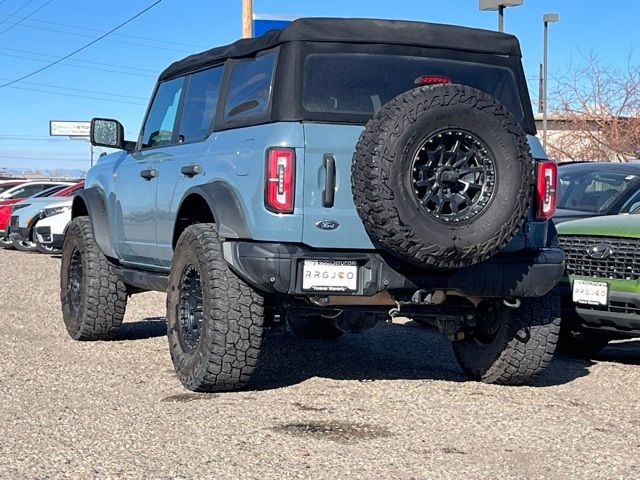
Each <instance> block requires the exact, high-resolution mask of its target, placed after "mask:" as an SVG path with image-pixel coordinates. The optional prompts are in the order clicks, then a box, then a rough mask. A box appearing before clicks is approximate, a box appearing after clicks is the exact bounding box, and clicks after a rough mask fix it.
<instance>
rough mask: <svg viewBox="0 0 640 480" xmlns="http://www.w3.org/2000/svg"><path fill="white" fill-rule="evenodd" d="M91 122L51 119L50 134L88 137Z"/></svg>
mask: <svg viewBox="0 0 640 480" xmlns="http://www.w3.org/2000/svg"><path fill="white" fill-rule="evenodd" d="M90 131H91V122H77V121H70V120H51V121H50V122H49V135H52V136H54V137H88V136H89V132H90Z"/></svg>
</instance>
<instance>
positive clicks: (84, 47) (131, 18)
mask: <svg viewBox="0 0 640 480" xmlns="http://www.w3.org/2000/svg"><path fill="white" fill-rule="evenodd" d="M160 2H162V0H156V1H155V2H153V3H152V4H151V5H149V6H148V7H147V8H145V9H144V10H141V11H140V12H138V13H137V14H135V15H134V16H133V17H130V18H129V19H127V20H125V21H124V22H122V23H121V24H120V25H118V26H116V27H114V28H112V29H111V30H109V31H108V32H106V33H105V34H103V35H101V36H99V37H98V38H96V39H95V40H92V41H91V42H89V43H87V44H85V45H83V46H82V47H80V48H78V49H76V50H74V51H73V52H71V53H69V54H68V55H65V56H64V57H61V58H59V59H57V60H56V61H54V62H51V63H49V64H47V65H45V66H44V67H42V68H39V69H38V70H36V71H34V72H31V73H28V74H27V75H23V76H22V77H20V78H16V79H15V80H12V81H10V82H7V83H5V84H3V85H0V88H4V87H8V86H9V85H13V84H14V83H18V82H20V81H22V80H25V79H27V78H29V77H33V76H34V75H37V74H38V73H40V72H42V71H44V70H47V69H48V68H51V67H53V66H54V65H57V64H58V63H60V62H62V61H64V60H66V59H67V58H70V57H72V56H73V55H75V54H76V53H79V52H81V51H82V50H85V49H86V48H88V47H90V46H91V45H94V44H96V43H98V42H99V41H100V40H102V39H103V38H105V37H107V36H109V35H111V34H112V33H113V32H115V31H116V30H118V29H120V28H122V27H124V26H125V25H126V24H128V23H130V22H132V21H133V20H135V19H136V18H138V17H139V16H140V15H143V14H144V13H146V12H148V11H149V10H151V9H152V8H153V7H155V6H156V5H158V4H159V3H160Z"/></svg>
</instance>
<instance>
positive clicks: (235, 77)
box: [224, 53, 276, 120]
mask: <svg viewBox="0 0 640 480" xmlns="http://www.w3.org/2000/svg"><path fill="white" fill-rule="evenodd" d="M275 61H276V54H275V53H268V54H266V55H261V56H259V57H256V58H253V59H251V60H244V61H242V62H239V63H236V64H235V65H234V66H233V71H232V73H231V79H230V81H229V87H228V91H227V100H226V102H225V106H224V119H225V120H239V119H242V118H247V117H255V116H259V115H263V114H265V113H266V112H267V110H268V109H269V99H270V98H271V83H272V79H273V67H274V66H275Z"/></svg>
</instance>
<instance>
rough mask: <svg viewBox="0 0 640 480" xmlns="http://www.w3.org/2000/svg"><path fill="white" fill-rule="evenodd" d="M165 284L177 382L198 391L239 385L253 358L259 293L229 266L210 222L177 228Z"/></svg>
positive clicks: (258, 338)
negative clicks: (175, 242) (178, 233)
mask: <svg viewBox="0 0 640 480" xmlns="http://www.w3.org/2000/svg"><path fill="white" fill-rule="evenodd" d="M168 287H169V288H168V293H167V334H168V339H169V350H170V352H171V359H172V360H173V365H174V367H175V370H176V373H177V375H178V378H179V379H180V381H181V382H182V384H183V385H184V386H185V387H186V388H188V389H189V390H193V391H197V392H215V391H229V390H237V389H240V388H242V387H244V386H245V385H246V384H247V383H248V382H249V380H250V379H251V376H252V374H253V372H254V370H255V368H256V365H257V363H258V354H259V353H260V346H261V343H262V336H263V324H264V298H263V296H262V295H261V294H260V293H259V292H258V291H257V290H255V289H254V288H253V287H251V286H249V285H248V284H246V283H245V282H244V281H243V280H242V279H241V278H240V277H238V276H237V275H236V274H235V273H234V272H233V271H231V270H230V269H229V267H228V265H227V263H226V262H225V261H224V259H223V258H222V247H221V243H220V240H219V238H218V234H217V233H216V230H215V225H213V224H197V225H191V226H189V227H187V228H186V229H185V230H184V232H182V235H180V239H179V240H178V243H177V245H176V248H175V251H174V255H173V260H172V262H171V273H170V275H169V285H168Z"/></svg>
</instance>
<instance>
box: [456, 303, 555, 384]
mask: <svg viewBox="0 0 640 480" xmlns="http://www.w3.org/2000/svg"><path fill="white" fill-rule="evenodd" d="M505 318H506V325H504V328H505V329H506V337H507V338H508V339H509V340H508V341H507V343H506V345H504V346H502V348H501V352H500V354H499V355H498V356H497V358H496V359H495V361H493V363H492V364H491V365H490V366H489V368H484V367H481V366H480V365H481V364H480V363H478V362H476V359H474V358H473V355H469V351H467V352H465V350H464V346H462V345H461V343H458V342H454V343H453V347H454V352H455V354H456V357H457V358H458V361H459V363H460V365H461V367H462V369H463V370H464V371H465V372H466V373H467V374H468V375H469V376H470V377H472V378H475V379H478V380H481V381H482V382H485V383H494V384H499V385H524V384H527V383H529V382H531V381H532V380H533V379H535V378H536V377H537V376H539V375H540V373H542V372H543V371H544V370H545V369H546V368H547V366H548V365H549V363H550V362H551V360H552V358H553V354H554V352H555V350H556V347H557V345H558V338H559V334H560V299H559V297H558V294H557V292H556V291H552V292H550V293H548V294H547V295H545V296H543V297H539V298H524V299H522V300H521V305H520V307H519V308H517V309H509V311H508V312H507V315H505ZM462 343H464V342H462Z"/></svg>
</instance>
